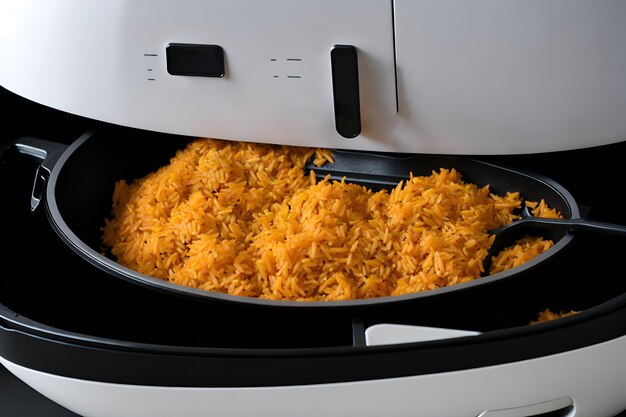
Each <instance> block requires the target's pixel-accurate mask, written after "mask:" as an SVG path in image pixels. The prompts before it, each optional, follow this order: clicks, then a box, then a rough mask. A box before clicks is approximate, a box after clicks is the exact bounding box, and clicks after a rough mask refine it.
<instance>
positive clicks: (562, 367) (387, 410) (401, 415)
mask: <svg viewBox="0 0 626 417" xmlns="http://www.w3.org/2000/svg"><path fill="white" fill-rule="evenodd" d="M521 348H523V347H522V346H520V349H521ZM625 351H626V337H621V338H618V339H614V340H612V341H609V342H605V343H600V344H597V345H593V346H588V347H585V348H581V349H577V350H573V351H569V352H566V353H561V354H557V355H551V356H544V357H541V358H537V359H532V360H526V361H521V362H512V363H508V364H504V365H498V366H489V367H484V368H476V369H468V370H463V371H456V372H446V373H438V374H430V375H419V376H410V377H404V378H392V379H381V380H368V381H359V382H352V383H334V384H319V385H302V386H291V387H280V386H277V387H249V388H177V387H158V386H136V385H122V384H109V383H102V382H94V381H85V380H79V379H72V378H66V377H61V376H57V375H51V374H47V373H42V372H39V371H36V370H32V369H28V368H25V367H22V366H20V365H19V364H15V363H12V362H9V361H7V360H5V359H3V358H0V362H1V363H2V364H4V365H5V366H6V367H7V368H8V369H9V370H10V371H11V372H12V373H14V374H15V375H16V376H17V377H18V378H20V379H21V380H23V381H24V382H25V383H27V384H28V385H30V386H31V387H32V388H34V389H35V390H37V391H39V392H40V393H42V394H43V395H45V396H47V397H48V398H50V399H52V400H53V401H56V402H57V403H59V404H60V405H62V406H64V407H66V408H68V409H70V410H71V411H74V412H76V413H78V414H80V415H81V416H83V417H171V416H186V417H206V416H220V417H225V416H229V417H235V416H237V417H239V416H267V417H319V416H325V417H340V416H360V417H380V416H396V417H468V416H479V415H480V416H485V417H487V416H488V417H528V416H530V415H536V414H537V413H538V412H540V413H543V412H549V411H554V410H555V408H552V409H550V408H547V407H555V406H556V407H559V408H560V406H565V407H568V406H569V407H570V408H567V409H566V414H565V415H564V417H573V416H576V417H613V416H615V415H617V414H618V413H620V412H621V411H623V410H624V409H626V361H624V352H625ZM68 360H69V359H68ZM570 404H571V406H570ZM483 413H484V414H483Z"/></svg>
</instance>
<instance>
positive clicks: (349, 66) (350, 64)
mask: <svg viewBox="0 0 626 417" xmlns="http://www.w3.org/2000/svg"><path fill="white" fill-rule="evenodd" d="M357 55H358V54H357V49H356V48H355V47H354V46H352V45H335V46H334V47H333V49H332V50H331V51H330V64H331V70H332V77H333V100H334V103H335V128H336V129H337V133H339V134H340V135H341V136H343V137H345V138H354V137H357V136H358V135H359V134H360V133H361V104H360V98H359V62H358V56H357Z"/></svg>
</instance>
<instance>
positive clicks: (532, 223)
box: [515, 217, 626, 236]
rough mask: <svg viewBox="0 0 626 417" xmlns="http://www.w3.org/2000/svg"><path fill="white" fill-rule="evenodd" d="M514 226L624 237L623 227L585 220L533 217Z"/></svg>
mask: <svg viewBox="0 0 626 417" xmlns="http://www.w3.org/2000/svg"><path fill="white" fill-rule="evenodd" d="M515 224H519V227H537V228H568V229H572V230H586V231H590V232H599V233H607V234H611V235H617V236H626V226H625V225H621V224H613V223H604V222H596V221H593V220H587V219H550V218H545V217H533V218H526V219H520V220H517V221H516V222H515Z"/></svg>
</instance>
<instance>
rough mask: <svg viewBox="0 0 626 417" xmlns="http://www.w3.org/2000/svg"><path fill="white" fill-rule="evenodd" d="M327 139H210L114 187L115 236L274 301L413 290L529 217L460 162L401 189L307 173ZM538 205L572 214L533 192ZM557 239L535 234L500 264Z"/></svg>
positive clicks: (196, 283)
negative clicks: (295, 143) (288, 142)
mask: <svg viewBox="0 0 626 417" xmlns="http://www.w3.org/2000/svg"><path fill="white" fill-rule="evenodd" d="M311 158H314V161H315V164H316V165H318V166H319V165H322V164H323V163H325V162H326V161H331V162H332V160H333V156H332V153H331V152H330V151H328V150H321V149H310V148H302V147H289V146H272V145H261V144H252V143H245V142H227V141H221V140H216V139H197V140H195V141H193V142H191V143H190V144H189V145H188V146H187V147H186V148H185V149H183V150H180V151H178V152H177V153H176V155H175V156H174V157H173V158H172V159H171V160H170V163H169V164H168V165H167V166H164V167H162V168H160V169H159V170H157V171H156V172H154V173H151V174H148V175H146V176H145V177H143V178H141V179H138V180H135V181H133V182H131V183H127V182H126V181H124V180H120V181H119V182H118V183H117V184H116V186H115V190H114V193H113V199H112V200H113V205H112V215H111V218H110V219H106V221H105V226H104V229H103V242H104V244H105V245H106V247H107V248H108V249H109V250H110V252H111V254H112V255H113V256H114V257H116V259H117V261H118V262H119V263H120V264H122V265H124V266H126V267H128V268H131V269H133V270H135V271H137V272H140V273H143V274H146V275H149V276H152V277H156V278H159V279H162V280H166V281H169V282H173V283H176V284H180V285H184V286H189V287H193V288H199V289H203V290H207V291H215V292H221V293H227V294H232V295H241V296H249V297H260V298H265V299H275V300H302V301H314V300H348V299H356V298H373V297H383V296H390V295H401V294H408V293H413V292H418V291H424V290H430V289H435V288H440V287H445V286H449V285H455V284H458V283H462V282H467V281H471V280H474V279H477V278H479V277H480V276H481V274H482V272H483V261H484V259H485V257H486V256H487V251H488V249H489V247H490V246H491V244H492V243H493V240H494V237H493V236H491V235H489V234H488V232H487V231H488V230H489V229H492V228H495V227H499V226H502V225H505V224H508V223H510V222H512V221H513V220H515V219H516V218H518V216H517V215H516V214H514V210H516V209H518V208H520V207H521V205H522V203H523V201H522V198H521V197H520V195H519V193H518V192H508V193H506V195H502V196H501V195H496V194H494V193H492V192H491V191H490V189H489V186H483V187H479V186H477V185H475V184H471V183H466V182H464V181H463V179H462V175H461V173H459V172H458V171H456V170H454V169H443V168H442V169H440V170H439V171H433V172H432V174H431V175H429V176H413V175H410V177H409V178H408V179H407V180H406V181H402V182H400V183H399V184H398V185H397V186H396V187H395V188H394V189H393V190H390V191H387V190H383V191H379V192H374V191H372V190H370V189H367V188H365V187H363V186H359V185H355V184H350V183H346V182H344V181H331V180H330V179H329V178H323V179H317V178H316V177H315V174H314V173H313V172H310V173H307V172H305V169H304V168H305V165H306V163H307V161H309V160H310V159H311ZM524 203H525V204H528V205H529V206H531V207H532V208H533V214H535V215H539V216H543V217H548V216H556V217H559V216H560V214H559V213H558V212H556V211H555V210H553V209H550V208H549V207H547V205H546V204H545V202H543V201H541V202H539V203H535V202H528V201H526V202H524ZM550 246H552V242H551V241H547V240H543V239H541V238H525V239H523V240H522V241H519V242H516V245H515V246H514V247H512V248H508V249H506V250H505V251H504V253H501V254H500V255H498V258H497V259H496V258H494V260H493V262H492V270H491V271H490V272H491V273H495V272H498V271H502V270H506V269H510V268H512V267H515V266H518V265H520V264H521V263H523V262H525V261H527V260H529V259H531V258H532V257H534V256H536V255H537V254H539V253H541V252H543V251H545V250H547V249H548V248H549V247H550Z"/></svg>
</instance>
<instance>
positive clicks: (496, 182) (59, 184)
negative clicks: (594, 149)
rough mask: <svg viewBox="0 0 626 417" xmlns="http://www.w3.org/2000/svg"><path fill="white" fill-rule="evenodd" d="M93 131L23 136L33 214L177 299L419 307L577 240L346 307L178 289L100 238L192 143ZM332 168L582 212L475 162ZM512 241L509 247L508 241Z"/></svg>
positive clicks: (398, 160)
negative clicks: (447, 175) (63, 136)
mask: <svg viewBox="0 0 626 417" xmlns="http://www.w3.org/2000/svg"><path fill="white" fill-rule="evenodd" d="M114 132H116V133H115V134H111V133H110V132H109V133H107V131H105V130H103V131H89V132H87V133H85V134H83V135H82V136H81V137H80V138H78V139H77V140H76V141H75V142H73V143H72V144H70V145H69V146H68V145H64V144H59V143H54V142H48V141H44V140H40V139H35V138H22V139H20V140H19V141H18V142H17V143H16V144H15V146H16V148H17V149H18V150H19V151H20V152H21V153H26V154H30V155H33V156H36V157H38V158H40V159H41V160H42V163H41V165H40V167H39V169H38V171H37V174H36V177H35V182H34V186H33V192H32V198H31V210H33V211H34V210H36V209H37V207H38V206H39V205H40V202H41V201H42V200H43V201H44V202H45V207H46V213H47V216H48V219H49V221H50V224H51V225H52V227H53V228H54V230H55V231H56V232H57V233H58V235H59V236H60V237H61V238H62V239H63V241H65V243H67V244H68V245H69V246H70V247H71V248H72V249H73V250H74V251H75V252H76V253H78V254H79V255H80V256H81V257H82V258H84V259H86V260H87V261H89V262H90V263H92V264H93V265H95V266H96V267H98V268H101V269H102V270H104V271H105V272H107V273H109V274H110V275H112V276H115V277H119V278H122V279H125V280H127V281H130V282H132V283H136V284H140V285H143V286H145V287H148V288H151V289H156V290H160V291H165V292H168V293H171V294H175V295H178V296H184V297H191V298H194V299H197V300H203V301H208V302H222V303H223V302H228V303H244V304H247V305H250V306H263V307H296V308H349V307H359V308H363V307H369V306H374V305H380V304H394V303H407V302H418V301H419V300H421V299H424V298H426V297H428V298H432V297H437V296H440V295H444V294H449V293H451V292H456V291H464V290H467V289H469V288H473V289H477V288H478V287H480V286H486V285H490V284H493V283H496V282H501V281H503V280H507V279H510V278H512V277H518V276H520V275H522V274H525V273H527V272H528V271H529V270H531V269H533V268H535V267H536V266H537V265H539V264H541V263H543V262H546V261H548V260H549V259H551V258H553V257H554V256H556V255H557V254H559V253H560V252H561V251H563V250H564V249H565V248H566V247H567V246H568V245H569V244H570V243H571V242H572V240H573V238H574V234H573V233H572V232H568V231H567V230H566V229H563V228H561V229H549V230H548V229H546V230H542V231H541V235H542V236H544V237H545V238H548V239H551V240H553V241H554V242H555V244H554V246H553V247H552V248H550V249H549V250H547V251H546V252H544V253H542V254H540V255H539V256H537V257H535V258H534V259H532V260H531V261H529V262H527V263H525V264H523V265H522V266H519V267H517V268H514V269H511V270H508V271H504V272H500V273H496V274H494V275H491V276H487V277H483V278H479V279H476V280H473V281H471V282H467V283H462V284H457V285H454V286H450V287H444V288H439V289H434V290H428V291H422V292H418V293H413V294H408V295H401V296H390V297H381V298H373V299H358V300H347V301H312V302H301V301H279V300H265V299H258V298H252V297H243V296H233V295H227V294H222V293H216V292H209V291H204V290H199V289H194V288H190V287H186V286H181V285H177V284H173V283H169V282H166V281H162V280H160V279H157V278H153V277H150V276H147V275H144V274H141V273H138V272H135V271H133V270H131V269H129V268H126V267H124V266H122V265H120V264H119V263H117V262H116V261H115V260H113V259H112V258H111V257H109V256H108V255H107V254H106V249H105V248H103V247H102V243H101V234H102V226H103V224H104V219H105V218H106V217H109V216H110V213H111V196H112V193H113V188H114V185H115V183H116V182H117V181H118V180H120V179H125V180H127V181H129V182H130V181H132V180H134V179H136V178H140V177H143V176H144V175H146V174H148V173H150V172H152V171H154V170H156V169H157V168H158V167H160V166H163V165H165V164H167V163H168V161H169V159H170V158H171V157H172V156H173V155H174V153H175V152H176V150H178V149H182V148H184V147H185V146H186V144H187V143H188V142H189V141H190V140H191V139H193V138H189V137H183V136H174V135H164V134H157V133H152V132H144V131H134V130H132V131H127V133H123V132H125V131H122V133H120V131H114ZM335 157H336V161H335V163H334V164H327V165H325V166H323V167H321V168H316V170H317V171H318V174H320V175H322V176H323V175H326V174H330V175H331V177H334V178H338V179H340V178H342V177H346V178H347V180H348V181H350V182H354V183H359V184H362V185H366V186H368V187H370V188H373V189H381V188H385V187H395V186H396V185H397V183H398V182H399V181H400V180H403V179H406V178H407V177H408V173H409V172H413V174H414V175H416V176H418V175H430V174H431V173H432V171H433V170H435V171H437V170H439V169H440V168H455V169H456V170H457V171H459V172H461V173H462V174H463V179H464V181H466V182H471V183H474V184H477V185H486V184H489V185H490V188H491V190H492V192H494V193H497V194H505V193H506V192H507V191H512V190H514V191H519V192H520V193H521V195H522V196H523V197H524V198H525V199H527V200H531V201H539V200H540V199H542V198H543V199H544V200H545V201H546V203H547V204H548V205H549V206H550V207H553V208H555V209H557V210H559V211H560V212H561V213H562V214H563V216H564V217H565V218H566V219H573V218H579V217H580V213H579V208H578V205H577V203H576V201H575V200H574V198H573V197H572V195H571V194H570V193H569V192H568V191H567V190H566V189H565V188H563V187H562V186H561V185H559V184H558V183H556V182H554V181H552V180H551V179H549V178H546V177H543V176H541V175H537V174H531V173H528V172H522V171H518V170H515V169H511V168H507V167H503V166H497V165H493V164H490V163H487V162H484V161H480V160H477V159H471V158H464V157H454V156H441V155H392V154H376V153H370V152H347V151H336V152H335ZM508 243H512V242H508Z"/></svg>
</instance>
